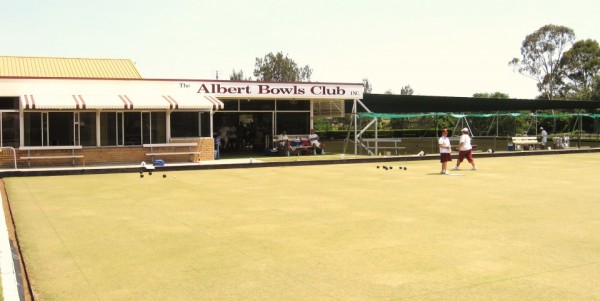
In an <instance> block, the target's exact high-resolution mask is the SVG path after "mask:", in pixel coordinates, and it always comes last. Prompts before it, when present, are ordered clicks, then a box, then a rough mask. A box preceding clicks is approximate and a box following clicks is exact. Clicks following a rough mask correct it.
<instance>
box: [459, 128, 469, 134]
mask: <svg viewBox="0 0 600 301" xmlns="http://www.w3.org/2000/svg"><path fill="white" fill-rule="evenodd" d="M461 132H463V133H468V132H469V129H468V128H464V129H462V130H461Z"/></svg>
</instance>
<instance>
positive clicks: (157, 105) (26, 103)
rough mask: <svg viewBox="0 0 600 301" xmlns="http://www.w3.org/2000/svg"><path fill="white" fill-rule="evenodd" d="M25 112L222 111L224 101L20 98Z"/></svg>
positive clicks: (157, 97)
mask: <svg viewBox="0 0 600 301" xmlns="http://www.w3.org/2000/svg"><path fill="white" fill-rule="evenodd" d="M21 107H22V108H23V109H25V110H199V111H211V110H218V109H222V108H223V102H221V101H220V100H218V99H216V98H215V97H211V96H201V95H197V96H196V95H194V96H182V95H158V94H156V95H129V94H120V95H85V94H84V95H79V94H72V95H43V94H27V95H22V96H21Z"/></svg>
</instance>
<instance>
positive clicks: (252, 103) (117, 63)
mask: <svg viewBox="0 0 600 301" xmlns="http://www.w3.org/2000/svg"><path fill="white" fill-rule="evenodd" d="M362 96H363V86H362V84H361V83H315V82H297V83H279V82H278V83H274V82H250V81H225V80H193V79H145V78H142V77H141V76H140V74H139V72H138V71H137V69H136V68H135V66H134V64H133V63H132V62H131V61H130V60H120V59H74V58H42V57H0V129H1V130H0V147H1V149H2V154H1V155H0V166H1V167H0V168H27V167H41V166H58V165H85V164H89V165H101V164H131V163H136V164H137V163H139V162H141V161H147V162H149V161H151V160H153V159H156V158H160V159H162V160H164V161H165V162H190V161H192V162H197V161H202V160H214V154H215V152H214V150H215V138H216V137H220V139H222V140H223V141H226V142H227V143H228V144H229V145H228V147H232V148H235V149H238V150H242V151H243V150H247V151H262V150H263V149H265V148H268V147H269V146H270V145H271V143H272V140H273V137H275V135H277V134H279V133H280V132H282V131H286V132H287V133H288V135H306V134H307V133H308V132H309V130H310V129H311V128H312V127H313V119H314V112H315V108H316V107H320V106H322V105H323V104H327V105H328V106H335V104H336V103H339V104H340V105H339V106H338V107H340V108H341V109H342V110H343V107H344V105H343V101H344V100H352V99H361V98H362Z"/></svg>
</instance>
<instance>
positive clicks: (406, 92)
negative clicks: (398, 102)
mask: <svg viewBox="0 0 600 301" xmlns="http://www.w3.org/2000/svg"><path fill="white" fill-rule="evenodd" d="M414 93H415V90H413V88H411V87H410V85H406V86H404V87H402V89H400V95H413V94H414Z"/></svg>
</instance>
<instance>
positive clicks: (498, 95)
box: [473, 92, 510, 99]
mask: <svg viewBox="0 0 600 301" xmlns="http://www.w3.org/2000/svg"><path fill="white" fill-rule="evenodd" d="M473 97H475V98H500V99H508V98H510V97H509V96H508V94H506V93H502V92H494V93H487V92H479V93H475V94H473Z"/></svg>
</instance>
